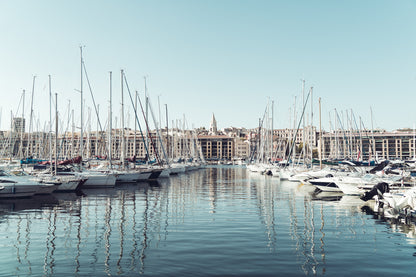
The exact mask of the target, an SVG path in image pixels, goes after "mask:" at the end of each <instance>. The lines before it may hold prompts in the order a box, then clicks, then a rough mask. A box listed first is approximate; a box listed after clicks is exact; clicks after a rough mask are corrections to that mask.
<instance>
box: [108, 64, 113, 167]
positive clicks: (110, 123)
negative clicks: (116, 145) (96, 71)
mask: <svg viewBox="0 0 416 277" xmlns="http://www.w3.org/2000/svg"><path fill="white" fill-rule="evenodd" d="M112 74H113V73H112V72H111V71H110V107H109V115H108V120H109V124H108V125H109V126H108V128H109V134H108V135H109V136H108V160H109V161H110V168H111V167H112V164H111V161H112V153H113V152H112V151H113V147H112V143H113V141H112V137H113V111H112V106H113V103H112V101H113V99H112V97H113V96H112V95H113V91H112V87H113V78H112Z"/></svg>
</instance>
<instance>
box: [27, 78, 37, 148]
mask: <svg viewBox="0 0 416 277" xmlns="http://www.w3.org/2000/svg"><path fill="white" fill-rule="evenodd" d="M35 79H36V76H33V84H32V99H31V104H30V123H29V144H28V148H27V149H28V151H30V148H31V145H32V121H33V94H34V93H35ZM30 152H31V153H32V151H30Z"/></svg>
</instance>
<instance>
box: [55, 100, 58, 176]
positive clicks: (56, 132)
mask: <svg viewBox="0 0 416 277" xmlns="http://www.w3.org/2000/svg"><path fill="white" fill-rule="evenodd" d="M55 111H56V112H55V175H56V173H57V171H58V168H57V166H58V94H57V93H55Z"/></svg>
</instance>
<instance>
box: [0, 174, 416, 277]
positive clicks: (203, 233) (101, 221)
mask: <svg viewBox="0 0 416 277" xmlns="http://www.w3.org/2000/svg"><path fill="white" fill-rule="evenodd" d="M309 191H310V188H308V187H307V186H302V185H299V184H297V183H290V182H280V181H279V180H278V179H276V178H272V177H268V176H262V175H256V174H253V173H250V172H248V171H247V170H246V169H244V168H239V167H211V168H206V169H201V170H199V171H194V172H190V173H187V174H183V175H179V176H174V177H171V178H170V179H164V180H159V181H158V182H155V183H138V184H130V185H118V186H117V187H116V188H114V189H106V190H97V189H94V190H93V189H91V190H84V191H83V194H84V195H76V194H72V193H71V194H68V193H57V194H53V195H50V196H37V197H33V198H31V199H22V200H0V237H1V239H0V243H1V247H0V257H1V260H0V276H86V275H89V276H118V275H120V276H138V275H145V276H161V275H162V276H226V275H237V276H313V275H317V276H393V275H394V276H415V274H416V273H415V270H416V249H415V247H416V239H415V238H414V234H415V224H414V223H413V222H403V221H398V220H396V221H393V220H387V219H384V218H381V217H380V216H378V215H377V214H375V213H373V212H372V210H371V209H370V208H369V207H365V206H363V204H364V203H363V202H361V201H360V200H359V199H357V198H354V197H346V196H343V197H341V198H339V197H338V198H335V197H329V196H328V197H325V198H323V197H321V198H316V197H312V195H311V194H310V193H309Z"/></svg>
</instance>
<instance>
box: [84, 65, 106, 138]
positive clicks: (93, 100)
mask: <svg viewBox="0 0 416 277" xmlns="http://www.w3.org/2000/svg"><path fill="white" fill-rule="evenodd" d="M82 65H83V67H84V72H85V78H86V79H87V83H88V88H89V89H90V94H91V98H92V102H93V104H94V110H95V114H96V115H97V120H98V125H100V131H101V132H102V131H103V128H102V126H101V121H100V117H99V114H98V109H97V105H96V104H95V99H94V95H93V94H92V89H91V84H90V79H89V78H88V74H87V68H86V67H85V62H83V63H82Z"/></svg>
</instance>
